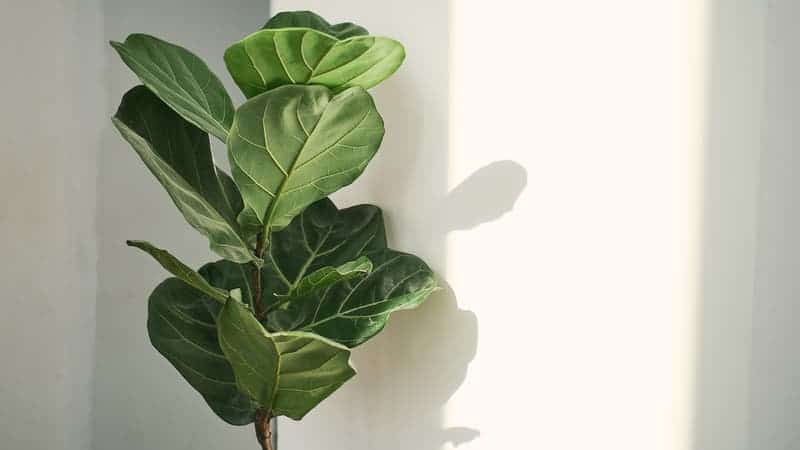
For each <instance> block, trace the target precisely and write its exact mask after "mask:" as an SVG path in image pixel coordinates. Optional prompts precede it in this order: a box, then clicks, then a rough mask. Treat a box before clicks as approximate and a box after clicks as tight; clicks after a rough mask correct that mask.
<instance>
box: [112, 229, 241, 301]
mask: <svg viewBox="0 0 800 450" xmlns="http://www.w3.org/2000/svg"><path fill="white" fill-rule="evenodd" d="M126 243H127V244H128V245H129V246H131V247H136V248H138V249H140V250H143V251H144V252H146V253H148V254H150V256H152V257H153V258H155V260H156V261H158V263H159V264H161V267H163V268H164V269H166V270H167V271H168V272H169V273H171V274H173V275H175V276H176V277H178V278H179V279H180V280H182V281H183V282H185V283H186V284H188V285H189V286H192V287H193V288H195V289H197V290H199V291H200V292H202V293H204V294H206V295H208V296H209V297H210V298H212V299H214V300H216V301H218V302H219V303H221V304H225V301H226V300H228V293H227V291H224V290H222V289H218V288H215V287H214V286H212V285H210V284H208V282H207V281H206V280H205V278H203V277H202V276H200V274H199V273H197V272H195V271H194V270H192V269H191V268H190V267H189V266H187V265H186V264H184V263H182V262H180V261H179V260H178V258H176V257H174V256H172V255H171V254H169V252H167V251H166V250H163V249H160V248H158V247H155V246H153V244H151V243H149V242H145V241H126Z"/></svg>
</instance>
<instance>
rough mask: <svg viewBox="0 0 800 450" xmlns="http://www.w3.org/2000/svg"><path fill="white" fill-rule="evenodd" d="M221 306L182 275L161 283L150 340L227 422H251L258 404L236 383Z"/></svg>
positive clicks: (151, 312) (151, 311)
mask: <svg viewBox="0 0 800 450" xmlns="http://www.w3.org/2000/svg"><path fill="white" fill-rule="evenodd" d="M221 308H222V307H221V306H220V305H219V304H218V303H216V302H214V301H212V300H211V299H209V298H208V297H207V296H205V295H203V294H202V293H201V292H200V291H198V290H196V289H194V288H192V287H191V286H189V285H187V284H186V283H185V282H183V281H181V280H179V279H177V278H169V279H167V280H165V281H164V282H162V283H161V284H159V285H158V287H156V289H155V290H154V291H153V293H152V294H151V295H150V300H149V302H148V316H147V331H148V335H149V336H150V342H151V343H152V344H153V347H155V348H156V350H158V352H159V353H161V354H162V355H163V356H164V357H165V358H166V359H167V360H168V361H169V362H170V363H171V364H172V365H173V366H174V367H175V368H176V369H177V370H178V372H180V374H181V375H182V376H183V377H184V378H185V379H186V381H188V382H189V384H190V385H191V386H192V387H193V388H194V389H196V390H197V391H198V392H199V393H200V394H201V395H202V396H203V398H204V399H205V400H206V402H207V403H208V405H209V406H210V407H211V409H212V410H213V411H214V412H215V413H216V414H217V415H218V416H219V417H220V418H221V419H222V420H224V421H225V422H227V423H229V424H232V425H246V424H248V423H250V422H252V421H253V415H254V413H255V407H256V405H255V404H253V402H252V401H251V400H250V399H249V398H248V397H247V396H246V395H244V394H241V393H240V392H239V390H238V389H237V387H236V381H235V377H234V374H233V369H232V368H231V366H230V364H229V363H228V361H227V359H226V358H225V355H224V354H223V352H222V349H221V348H220V346H219V341H218V337H217V328H216V320H215V318H216V316H217V314H218V313H219V310H220V309H221Z"/></svg>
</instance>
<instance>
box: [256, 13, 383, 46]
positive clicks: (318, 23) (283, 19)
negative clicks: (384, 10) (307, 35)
mask: <svg viewBox="0 0 800 450" xmlns="http://www.w3.org/2000/svg"><path fill="white" fill-rule="evenodd" d="M263 28H264V29H265V30H266V29H276V28H311V29H313V30H317V31H321V32H323V33H325V34H329V35H331V36H333V37H335V38H337V39H347V38H349V37H354V36H366V35H368V34H369V32H368V31H367V29H366V28H364V27H362V26H359V25H356V24H354V23H351V22H344V23H337V24H336V25H331V24H330V23H328V21H327V20H325V19H323V18H322V17H320V16H319V15H317V14H315V13H313V12H311V11H284V12H280V13H278V14H275V15H274V16H272V18H271V19H269V21H268V22H267V23H266V25H264V27H263Z"/></svg>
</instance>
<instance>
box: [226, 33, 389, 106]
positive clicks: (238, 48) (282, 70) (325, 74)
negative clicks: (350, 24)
mask: <svg viewBox="0 0 800 450" xmlns="http://www.w3.org/2000/svg"><path fill="white" fill-rule="evenodd" d="M404 59H405V49H404V48H403V46H402V44H400V43H399V42H397V41H395V40H394V39H389V38H385V37H374V36H355V37H350V38H348V39H344V40H339V39H337V38H336V37H333V36H330V35H328V34H325V33H322V32H319V31H317V30H314V29H310V28H281V29H266V30H261V31H257V32H255V33H253V34H251V35H249V36H247V37H246V38H244V39H243V40H241V41H239V42H237V43H236V44H234V45H232V46H231V47H229V48H228V49H227V50H226V51H225V64H226V66H227V67H228V72H230V74H231V76H232V77H233V79H234V81H236V84H237V85H239V88H241V90H242V92H244V94H245V96H247V97H248V98H250V97H255V96H256V95H258V94H261V93H263V92H266V91H269V90H271V89H274V88H276V87H279V86H283V85H287V84H316V85H322V86H326V87H328V88H330V89H332V90H334V91H335V92H340V91H343V90H346V89H347V88H350V87H353V86H358V87H362V88H364V89H369V88H371V87H373V86H376V85H377V84H378V83H380V82H381V81H383V80H385V79H387V78H389V77H390V76H391V75H392V74H393V73H394V72H395V71H396V70H397V69H398V68H399V67H400V65H401V64H402V63H403V60H404Z"/></svg>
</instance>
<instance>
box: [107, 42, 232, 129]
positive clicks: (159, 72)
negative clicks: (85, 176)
mask: <svg viewBox="0 0 800 450" xmlns="http://www.w3.org/2000/svg"><path fill="white" fill-rule="evenodd" d="M111 46H112V47H114V49H116V50H117V52H118V53H119V56H120V57H121V58H122V60H123V61H124V62H125V64H127V65H128V67H130V68H131V70H133V72H134V73H135V74H136V75H137V76H138V77H139V79H140V80H142V83H144V85H145V86H147V87H148V88H150V90H152V91H153V92H155V93H156V95H158V97H159V98H161V100H163V101H164V102H165V103H166V104H168V105H169V106H170V107H171V108H172V109H174V110H175V111H177V112H178V114H180V115H181V116H183V117H184V118H185V119H186V120H188V121H189V122H191V123H193V124H194V125H196V126H198V127H200V128H201V129H203V130H205V131H207V132H208V133H210V134H213V135H214V136H216V137H218V138H219V139H221V140H222V141H223V142H224V141H225V140H226V139H227V137H228V130H229V129H230V127H231V122H232V121H233V111H234V108H233V103H232V102H231V99H230V97H229V96H228V93H227V92H225V88H224V87H223V86H222V83H221V82H220V81H219V79H218V78H217V76H216V75H214V74H213V73H212V72H211V70H210V69H209V68H208V66H207V65H206V63H205V62H203V60H201V59H200V58H198V57H197V56H195V55H194V54H192V53H191V52H189V51H188V50H186V49H185V48H183V47H179V46H177V45H174V44H170V43H169V42H165V41H162V40H161V39H158V38H155V37H153V36H148V35H146V34H132V35H130V36H128V38H127V39H125V42H124V43H121V42H113V41H112V42H111Z"/></svg>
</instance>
